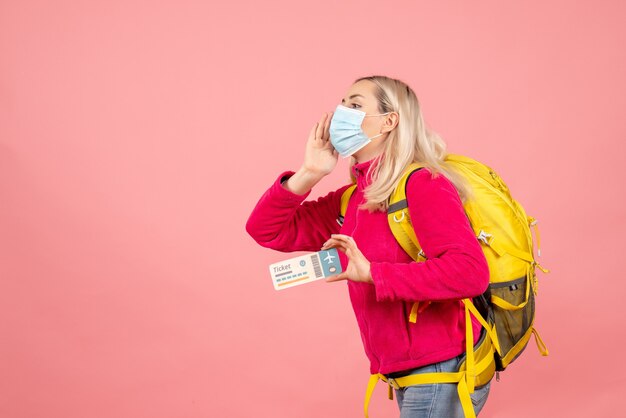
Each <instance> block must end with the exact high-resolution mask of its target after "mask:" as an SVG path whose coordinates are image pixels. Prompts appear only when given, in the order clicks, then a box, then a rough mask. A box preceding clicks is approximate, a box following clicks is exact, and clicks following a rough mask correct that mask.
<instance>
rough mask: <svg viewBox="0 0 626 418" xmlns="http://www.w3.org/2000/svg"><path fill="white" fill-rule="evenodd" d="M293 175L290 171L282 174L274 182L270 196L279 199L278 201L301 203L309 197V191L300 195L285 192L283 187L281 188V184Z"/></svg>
mask: <svg viewBox="0 0 626 418" xmlns="http://www.w3.org/2000/svg"><path fill="white" fill-rule="evenodd" d="M294 174H295V171H290V170H289V171H284V172H282V173H281V174H280V175H279V176H278V177H277V178H276V180H275V181H274V184H273V185H272V190H271V191H272V194H275V195H277V196H278V197H280V199H283V200H287V201H290V202H297V203H301V202H302V201H304V200H305V199H306V198H307V197H308V196H309V194H311V190H309V191H307V192H306V193H305V194H302V195H300V194H296V193H294V192H292V191H291V190H287V189H286V188H285V186H283V182H285V181H287V180H289V177H291V176H293V175H294Z"/></svg>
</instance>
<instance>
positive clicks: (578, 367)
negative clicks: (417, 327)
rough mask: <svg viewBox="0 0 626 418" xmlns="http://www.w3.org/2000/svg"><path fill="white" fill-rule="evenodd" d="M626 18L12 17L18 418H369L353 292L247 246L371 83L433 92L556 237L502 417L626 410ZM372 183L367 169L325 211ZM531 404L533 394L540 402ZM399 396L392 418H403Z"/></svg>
mask: <svg viewBox="0 0 626 418" xmlns="http://www.w3.org/2000/svg"><path fill="white" fill-rule="evenodd" d="M625 15H626V7H625V6H624V3H623V2H621V1H599V0H594V1H590V0H585V1H577V2H572V1H565V0H562V1H550V2H546V1H524V2H522V1H518V2H511V1H509V2H502V1H495V0H489V1H481V2H470V1H430V2H426V1H411V2H409V1H401V2H367V1H358V2H357V1H350V2H348V1H343V2H342V1H317V2H314V3H313V2H311V3H304V2H294V1H280V2H277V1H265V2H258V1H249V2H245V3H243V2H240V1H224V2H215V3H211V2H206V1H181V0H177V1H170V0H164V1H159V2H153V1H137V0H132V1H129V0H124V1H121V0H110V1H100V2H96V1H91V2H88V1H69V0H63V1H54V2H50V1H33V0H20V1H9V0H3V1H1V2H0V193H1V194H0V257H1V259H0V376H2V378H1V379H0V416H1V417H8V418H27V417H28V418H30V417H55V418H56V417H63V418H75V417H76V418H78V417H98V418H99V417H118V418H126V417H129V418H130V417H154V418H160V417H209V416H215V417H251V416H263V417H266V416H267V417H304V418H307V417H360V416H361V408H362V400H363V394H364V389H365V385H366V382H367V378H368V363H367V360H366V358H365V354H364V352H363V348H362V345H361V341H360V337H359V333H358V329H357V326H356V321H355V319H354V317H353V312H352V308H351V306H350V302H349V299H348V294H347V289H346V284H345V282H341V283H334V284H329V283H324V282H316V283H312V284H309V285H306V286H300V287H297V288H293V289H288V290H285V291H282V292H276V291H274V289H273V287H272V284H271V280H270V278H269V274H268V271H267V266H268V264H270V263H273V262H276V261H279V260H282V259H284V258H288V257H290V256H292V255H294V256H295V255H297V254H298V253H296V254H282V253H278V252H274V251H271V250H268V249H264V248H262V247H259V246H258V245H256V243H254V242H253V241H252V239H251V238H250V237H249V236H248V235H247V234H246V232H245V229H244V225H245V222H246V220H247V217H248V214H249V213H250V211H251V210H252V208H253V206H254V204H255V203H256V201H257V199H258V198H259V197H260V195H261V194H262V193H263V192H264V191H265V189H266V188H267V187H269V185H270V184H271V182H272V181H273V180H274V179H275V177H276V176H277V175H278V174H279V172H281V171H282V170H285V169H293V170H295V169H297V168H298V167H299V166H300V164H301V161H302V156H303V152H304V142H305V140H306V136H307V134H308V132H309V130H310V128H311V126H312V125H313V124H314V123H315V122H316V121H317V120H318V118H319V117H320V115H321V113H322V112H323V111H330V110H333V109H334V108H335V106H336V105H337V103H338V102H339V100H340V99H341V97H343V95H344V94H345V92H346V91H347V89H348V87H349V86H350V84H351V82H352V81H353V80H354V79H355V78H357V77H359V76H363V75H370V74H378V73H380V74H386V75H389V76H392V77H398V78H400V79H402V80H404V81H406V82H407V83H408V84H409V85H411V86H412V87H413V88H414V90H415V91H416V92H417V94H418V97H419V98H420V100H421V103H422V107H423V111H424V115H425V117H426V120H427V122H428V124H429V125H430V126H431V127H432V128H433V129H435V130H436V131H438V132H439V133H440V134H441V135H442V136H443V138H444V139H445V140H446V141H447V143H448V145H449V149H450V150H451V151H453V152H456V153H462V154H467V155H469V156H472V157H474V158H477V159H479V160H481V161H483V162H485V163H487V164H488V165H490V166H492V167H493V168H494V169H495V170H496V171H498V172H499V173H500V174H501V176H502V177H503V178H504V180H505V181H506V182H507V183H508V185H509V186H510V188H511V189H512V191H513V195H514V197H515V198H516V199H518V200H519V201H520V202H522V203H523V205H524V207H525V208H526V209H527V211H528V213H529V214H531V215H534V216H536V217H537V218H539V220H540V223H539V225H540V232H541V238H542V243H543V245H542V249H543V257H542V258H541V259H540V261H541V262H542V263H543V264H544V265H545V266H546V267H548V268H550V269H552V272H551V273H550V274H547V275H542V274H541V273H539V279H540V288H539V292H540V294H539V299H538V308H537V309H538V312H537V327H538V329H539V330H540V331H541V335H542V336H543V337H544V340H545V342H546V344H547V345H548V348H549V349H550V356H549V357H547V358H543V357H541V356H539V354H538V353H537V351H536V348H535V346H534V342H531V346H529V348H528V350H527V351H526V352H525V354H524V356H523V357H522V358H521V359H520V360H519V361H518V362H517V363H515V364H514V365H512V366H511V368H510V369H509V370H508V371H507V372H506V373H504V374H503V375H502V380H501V381H500V382H498V383H495V381H494V385H493V388H492V392H491V394H490V397H489V400H488V402H487V405H486V407H485V409H484V413H483V414H482V415H481V416H483V417H512V418H515V417H526V416H528V415H534V416H539V417H550V416H557V415H558V416H563V417H565V416H567V417H586V416H590V415H592V414H593V416H602V417H613V416H616V414H617V412H616V411H617V409H616V408H617V407H621V406H620V405H622V404H623V402H621V401H623V394H624V393H626V377H625V376H626V373H625V372H626V366H624V361H623V354H622V347H623V345H624V342H625V339H626V327H625V321H624V319H625V316H626V315H625V314H624V310H623V308H622V306H621V303H622V301H623V295H624V292H625V291H626V284H625V283H626V280H625V279H624V273H623V271H624V269H623V261H624V256H623V248H624V245H623V236H624V234H625V233H626V221H625V217H624V215H625V213H626V211H625V209H626V207H625V202H624V194H623V187H624V186H623V181H624V174H623V173H624V171H623V170H624V168H625V165H626V164H625V163H626V159H625V158H624V155H623V150H624V145H623V141H624V140H625V139H626V138H625V137H626V135H625V134H626V125H625V124H624V117H623V112H624V110H625V109H626V99H625V94H624V93H626V89H625V84H626V82H625V77H624V75H625V74H626V71H625V70H626V68H625V67H626V65H625V64H626V53H625V51H626V48H625V47H624V45H626V42H625V41H626V28H625V27H624V25H623V22H624V17H625ZM346 179H347V160H342V161H340V163H339V166H338V168H337V170H336V171H335V172H334V173H333V174H332V175H330V176H329V177H327V178H326V179H324V180H323V182H322V183H320V184H319V185H318V186H317V187H316V188H315V189H314V191H313V193H312V195H311V198H316V197H317V196H319V195H322V194H325V193H326V192H328V191H330V190H332V189H335V188H338V187H339V186H341V185H342V184H344V182H345V181H346ZM520 391H523V392H522V393H520ZM385 395H386V390H385V388H384V387H383V385H380V386H379V387H378V388H377V390H376V393H375V394H374V397H373V400H372V405H371V410H370V412H371V416H372V417H373V418H377V417H392V416H397V412H396V411H397V407H396V404H395V401H394V402H389V401H388V400H386V397H385Z"/></svg>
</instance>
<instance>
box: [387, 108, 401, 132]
mask: <svg viewBox="0 0 626 418" xmlns="http://www.w3.org/2000/svg"><path fill="white" fill-rule="evenodd" d="M399 122H400V115H398V112H391V113H390V114H389V115H387V119H385V123H384V125H383V132H389V131H391V130H393V129H394V128H395V127H396V126H398V123H399Z"/></svg>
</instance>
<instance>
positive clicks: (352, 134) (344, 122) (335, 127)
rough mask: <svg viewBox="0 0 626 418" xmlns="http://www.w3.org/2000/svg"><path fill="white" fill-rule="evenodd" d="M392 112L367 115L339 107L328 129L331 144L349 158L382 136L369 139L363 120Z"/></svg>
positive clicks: (359, 111) (340, 153) (356, 110)
mask: <svg viewBox="0 0 626 418" xmlns="http://www.w3.org/2000/svg"><path fill="white" fill-rule="evenodd" d="M389 113H391V112H387V113H381V114H378V115H366V114H365V112H363V111H361V110H358V109H351V108H349V107H346V106H343V105H338V106H337V108H336V109H335V113H333V118H332V119H331V121H330V127H329V129H328V131H329V133H330V142H331V144H333V147H335V149H336V150H337V152H338V153H339V155H341V156H342V157H343V158H346V157H349V156H350V155H352V154H354V153H355V152H357V151H358V150H360V149H361V148H363V147H364V146H366V145H367V144H369V143H370V142H372V139H374V138H376V137H379V136H381V135H383V134H382V133H381V134H378V135H374V136H373V137H371V138H368V136H367V135H365V132H363V130H362V129H361V123H362V122H363V118H365V117H367V116H383V115H387V114H389Z"/></svg>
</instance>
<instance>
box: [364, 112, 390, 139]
mask: <svg viewBox="0 0 626 418" xmlns="http://www.w3.org/2000/svg"><path fill="white" fill-rule="evenodd" d="M390 113H392V112H387V113H380V114H378V115H365V116H363V117H364V118H366V117H368V116H385V115H388V114H390ZM384 134H385V133H384V132H381V133H379V134H378V135H374V136H373V137H371V138H370V140H372V139H374V138H377V137H379V136H381V135H384Z"/></svg>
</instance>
